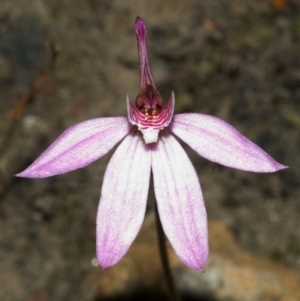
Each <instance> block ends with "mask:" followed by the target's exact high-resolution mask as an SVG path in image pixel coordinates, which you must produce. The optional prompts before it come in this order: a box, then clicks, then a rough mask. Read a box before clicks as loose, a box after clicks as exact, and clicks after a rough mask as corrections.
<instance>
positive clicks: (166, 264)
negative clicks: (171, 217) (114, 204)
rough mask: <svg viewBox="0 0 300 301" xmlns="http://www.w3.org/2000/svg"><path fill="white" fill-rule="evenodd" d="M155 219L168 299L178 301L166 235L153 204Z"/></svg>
mask: <svg viewBox="0 0 300 301" xmlns="http://www.w3.org/2000/svg"><path fill="white" fill-rule="evenodd" d="M155 220H156V229H157V238H158V247H159V255H160V260H161V264H162V267H163V271H164V274H165V278H166V282H167V286H168V289H169V293H170V300H172V301H180V296H179V294H178V292H177V290H176V287H175V283H174V279H173V277H172V273H171V268H170V262H169V257H168V253H167V246H166V237H165V233H164V230H163V228H162V225H161V222H160V218H159V214H158V209H157V204H155Z"/></svg>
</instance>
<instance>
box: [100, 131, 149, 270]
mask: <svg viewBox="0 0 300 301" xmlns="http://www.w3.org/2000/svg"><path fill="white" fill-rule="evenodd" d="M150 173H151V149H150V147H149V146H147V145H145V143H144V141H143V140H142V137H140V136H139V135H137V134H134V135H132V134H130V135H128V136H127V137H126V138H125V139H124V141H122V143H121V144H120V146H119V147H118V148H117V150H116V152H115V153H114V155H113V156H112V158H111V160H110V162H109V164H108V166H107V169H106V172H105V175H104V180H103V186H102V192H101V198H100V203H99V207H98V213H97V231H96V233H97V258H98V262H99V264H100V265H101V267H102V268H103V269H105V268H107V267H110V266H113V265H115V264H116V263H117V262H118V261H119V260H120V259H121V258H122V257H123V256H124V255H125V253H126V252H127V250H128V249H129V247H130V245H131V244H132V242H133V240H134V239H135V237H136V235H137V233H138V231H139V229H140V228H141V225H142V223H143V220H144V215H145V210H146V203H147V195H148V189H149V180H150Z"/></svg>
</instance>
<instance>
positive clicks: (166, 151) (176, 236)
mask: <svg viewBox="0 0 300 301" xmlns="http://www.w3.org/2000/svg"><path fill="white" fill-rule="evenodd" d="M152 170H153V179H154V190H155V196H156V200H157V206H158V212H159V216H160V219H161V223H162V226H163V229H164V231H165V233H166V235H167V237H168V239H169V240H170V243H171V244H172V246H173V248H174V250H175V252H176V254H177V255H178V257H179V258H180V259H181V260H182V262H183V263H184V264H186V265H187V266H189V267H191V268H193V269H197V270H201V271H203V270H204V267H205V264H206V262H207V258H208V237H207V236H208V234H207V217H206V210H205V206H204V202H203V196H202V192H201V188H200V184H199V180H198V177H197V174H196V171H195V169H194V167H193V165H192V163H191V161H190V160H189V158H188V157H187V155H186V153H185V151H184V150H183V148H182V147H181V146H180V144H179V143H178V142H177V140H176V139H175V138H174V137H173V136H172V135H164V136H162V137H161V138H160V139H159V141H158V143H157V144H156V145H155V146H153V150H152Z"/></svg>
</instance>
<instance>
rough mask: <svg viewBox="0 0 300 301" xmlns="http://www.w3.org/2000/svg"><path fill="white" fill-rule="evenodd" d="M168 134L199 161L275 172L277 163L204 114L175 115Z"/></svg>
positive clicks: (219, 121) (277, 166)
mask: <svg viewBox="0 0 300 301" xmlns="http://www.w3.org/2000/svg"><path fill="white" fill-rule="evenodd" d="M170 129H171V131H172V132H173V133H174V134H175V135H176V136H178V137H179V138H180V139H182V140H183V141H184V142H185V143H187V144H188V145H189V146H190V147H191V148H192V149H194V150H195V151H196V152H197V153H198V154H199V155H201V156H202V157H204V158H206V159H208V160H210V161H213V162H217V163H219V164H222V165H225V166H228V167H233V168H237V169H242V170H246V171H254V172H275V171H278V170H280V169H283V168H286V166H284V165H282V164H280V163H278V162H276V161H275V160H274V159H273V158H272V157H271V156H270V155H268V154H267V153H266V152H265V151H264V150H262V149H261V148H260V147H259V146H257V145H256V144H254V143H253V142H251V141H250V140H249V139H247V138H246V137H245V136H243V135H242V134H241V133H240V132H238V131H237V130H236V129H235V128H234V127H232V126H231V125H229V124H228V123H226V122H225V121H223V120H221V119H219V118H217V117H214V116H210V115H205V114H178V115H175V116H174V118H173V122H172V124H171V126H170Z"/></svg>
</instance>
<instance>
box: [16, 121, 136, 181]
mask: <svg viewBox="0 0 300 301" xmlns="http://www.w3.org/2000/svg"><path fill="white" fill-rule="evenodd" d="M130 130H131V126H130V124H129V123H128V120H127V118H125V117H110V118H97V119H91V120H87V121H84V122H81V123H78V124H76V125H74V126H71V127H70V128H68V129H67V130H66V131H64V132H63V133H62V134H61V135H60V136H59V137H58V138H57V139H56V140H55V141H54V142H53V144H52V145H51V146H50V147H49V148H48V149H47V150H46V151H45V152H44V153H42V154H41V155H40V157H39V158H37V159H36V160H35V161H34V162H33V163H32V164H31V165H30V166H29V167H28V168H27V169H25V170H24V171H23V172H21V173H19V174H17V175H16V176H18V177H25V178H26V177H28V178H44V177H50V176H53V175H57V174H62V173H65V172H68V171H71V170H74V169H77V168H81V167H84V166H86V165H88V164H90V163H91V162H93V161H95V160H97V159H99V158H100V157H102V156H104V155H105V154H106V153H108V152H109V151H110V150H111V149H112V148H113V147H114V146H115V145H116V144H117V143H118V142H119V141H120V140H121V139H123V138H124V136H126V135H127V134H128V133H129V132H130Z"/></svg>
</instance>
